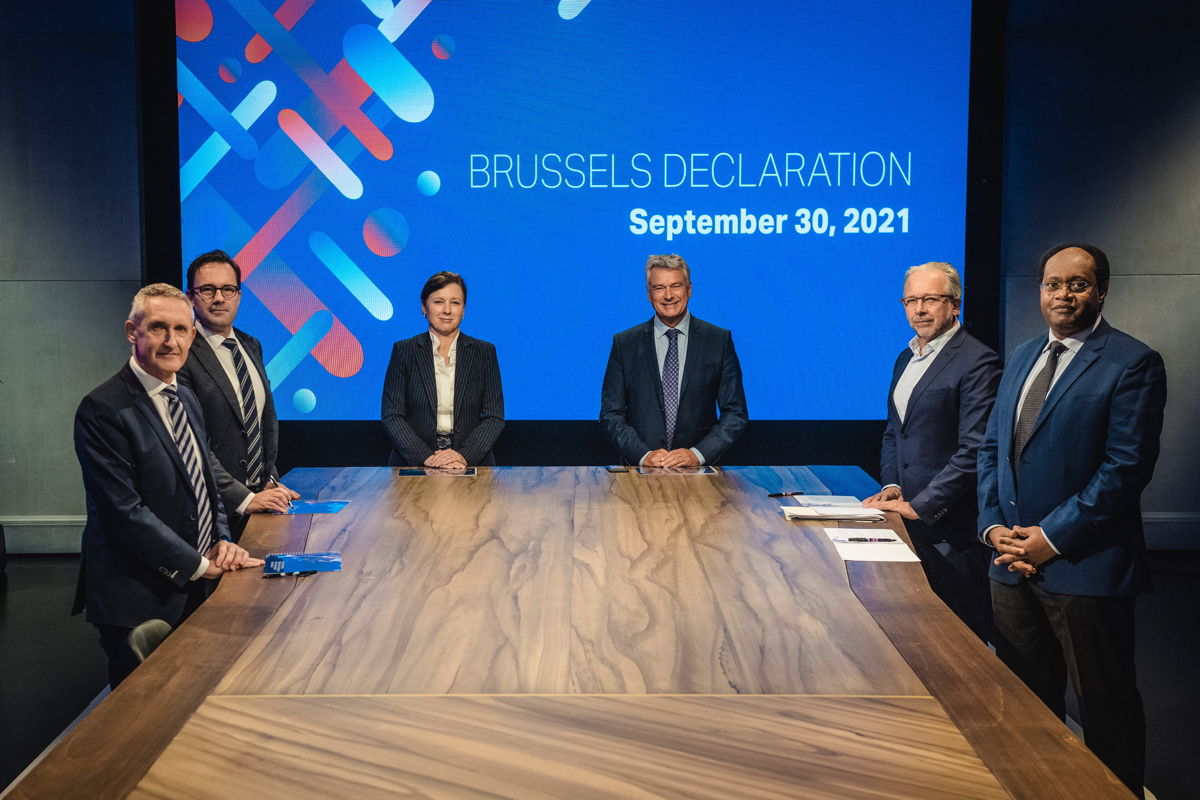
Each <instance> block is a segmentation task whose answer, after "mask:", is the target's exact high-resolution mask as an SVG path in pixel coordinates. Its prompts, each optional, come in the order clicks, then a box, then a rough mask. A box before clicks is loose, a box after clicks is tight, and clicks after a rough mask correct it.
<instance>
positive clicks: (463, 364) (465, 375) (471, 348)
mask: <svg viewBox="0 0 1200 800" xmlns="http://www.w3.org/2000/svg"><path fill="white" fill-rule="evenodd" d="M455 359H456V363H455V365H454V429H455V430H456V431H457V430H462V428H463V425H462V422H461V419H462V404H463V397H465V396H466V392H460V391H458V387H460V386H474V385H476V384H475V382H474V381H475V376H474V370H475V340H474V339H472V338H471V337H470V336H467V335H466V334H464V333H459V334H458V351H457V352H456V353H455Z"/></svg>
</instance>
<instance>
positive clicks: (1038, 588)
mask: <svg viewBox="0 0 1200 800" xmlns="http://www.w3.org/2000/svg"><path fill="white" fill-rule="evenodd" d="M1108 275H1109V268H1108V258H1107V257H1106V256H1105V255H1104V252H1103V251H1102V250H1100V249H1099V248H1098V247H1095V246H1094V245H1090V244H1064V245H1058V246H1056V247H1053V248H1051V249H1050V250H1049V251H1047V253H1046V254H1045V255H1044V256H1043V257H1042V262H1041V278H1040V287H1039V288H1040V297H1041V310H1042V316H1043V317H1045V319H1046V322H1047V323H1048V324H1049V326H1050V330H1049V335H1046V334H1043V335H1041V336H1038V337H1036V338H1034V339H1031V340H1030V341H1027V342H1025V343H1024V344H1021V345H1019V346H1018V347H1017V348H1016V349H1015V350H1013V352H1012V355H1011V356H1010V357H1009V360H1008V369H1007V370H1006V371H1005V374H1004V378H1003V380H1002V381H1001V383H1000V390H999V393H998V394H997V397H996V405H995V408H994V409H993V411H992V415H991V418H990V420H989V421H988V428H987V434H986V436H985V437H984V442H983V444H982V445H981V446H980V448H979V530H980V536H981V537H982V538H983V539H984V540H985V541H986V542H987V543H988V544H990V545H991V546H992V547H993V548H995V550H996V556H997V557H996V559H995V561H994V563H993V566H992V568H991V591H992V607H993V611H994V613H995V635H994V638H993V641H994V643H995V645H996V654H997V655H998V656H1000V658H1001V659H1003V661H1004V663H1005V664H1007V665H1008V666H1009V668H1010V669H1012V671H1013V672H1015V673H1016V674H1017V676H1018V677H1020V678H1021V680H1023V681H1024V682H1025V683H1026V685H1028V686H1029V688H1030V689H1032V690H1033V691H1034V693H1035V694H1037V696H1038V697H1039V698H1041V700H1042V702H1044V703H1045V704H1046V705H1047V706H1049V707H1050V708H1051V709H1053V710H1054V711H1055V712H1056V713H1057V714H1059V715H1060V716H1062V715H1063V714H1064V712H1065V702H1064V694H1065V692H1066V686H1067V679H1068V678H1070V682H1071V684H1072V687H1073V689H1074V691H1075V697H1076V700H1077V701H1078V707H1079V713H1080V719H1079V722H1080V724H1081V725H1082V727H1083V735H1084V740H1085V741H1086V743H1087V746H1088V747H1089V748H1091V750H1092V752H1094V753H1095V754H1096V755H1097V756H1098V757H1099V758H1100V760H1101V761H1103V762H1104V763H1105V764H1107V765H1108V766H1109V768H1110V769H1112V771H1113V772H1114V773H1115V774H1116V776H1117V777H1118V778H1120V779H1121V781H1122V782H1123V783H1124V784H1125V785H1126V786H1128V787H1129V789H1130V790H1132V791H1133V792H1134V793H1135V794H1137V795H1138V796H1141V794H1142V778H1143V772H1144V768H1145V749H1146V748H1145V745H1146V730H1145V716H1144V713H1143V711H1142V699H1141V695H1140V694H1139V693H1138V690H1137V685H1136V681H1135V671H1134V655H1133V649H1134V648H1133V646H1134V626H1133V619H1134V601H1135V598H1136V596H1137V594H1138V593H1139V591H1140V590H1141V589H1143V588H1145V587H1146V585H1147V583H1148V578H1149V574H1148V572H1147V570H1146V565H1145V562H1144V555H1145V549H1146V544H1145V539H1144V537H1143V534H1142V515H1141V496H1142V490H1143V489H1144V488H1145V487H1146V484H1147V483H1148V482H1149V481H1150V477H1151V475H1152V474H1153V473H1154V464H1155V461H1156V460H1157V459H1158V438H1159V434H1160V432H1161V431H1162V424H1163V406H1164V404H1165V403H1166V396H1167V379H1166V371H1165V369H1164V367H1163V360H1162V357H1161V356H1160V355H1159V354H1158V353H1157V352H1155V351H1154V350H1152V349H1150V348H1149V347H1147V346H1146V345H1145V344H1143V343H1142V342H1139V341H1138V340H1137V339H1134V338H1133V337H1132V336H1129V335H1128V334H1125V333H1122V332H1121V331H1118V330H1116V329H1115V328H1113V327H1112V326H1111V325H1109V324H1108V323H1107V322H1106V321H1105V320H1104V319H1103V318H1102V317H1101V310H1102V308H1103V306H1104V299H1105V296H1106V295H1107V294H1108Z"/></svg>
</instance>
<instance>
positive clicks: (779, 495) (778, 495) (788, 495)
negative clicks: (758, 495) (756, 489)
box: [767, 492, 804, 497]
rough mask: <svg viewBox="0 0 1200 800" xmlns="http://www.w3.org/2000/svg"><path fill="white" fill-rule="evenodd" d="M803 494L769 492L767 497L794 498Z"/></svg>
mask: <svg viewBox="0 0 1200 800" xmlns="http://www.w3.org/2000/svg"><path fill="white" fill-rule="evenodd" d="M802 494H804V492H771V493H770V494H768V495H767V497H796V496H798V495H802Z"/></svg>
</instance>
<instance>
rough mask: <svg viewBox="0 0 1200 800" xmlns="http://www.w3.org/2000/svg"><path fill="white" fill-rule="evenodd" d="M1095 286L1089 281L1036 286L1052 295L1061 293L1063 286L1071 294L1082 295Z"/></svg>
mask: <svg viewBox="0 0 1200 800" xmlns="http://www.w3.org/2000/svg"><path fill="white" fill-rule="evenodd" d="M1095 285H1096V284H1094V283H1091V282H1090V281H1082V280H1080V281H1067V282H1066V283H1060V282H1058V281H1047V282H1046V283H1039V284H1038V286H1040V287H1042V291H1043V292H1046V293H1048V294H1054V293H1055V292H1059V291H1062V288H1063V287H1064V286H1065V287H1067V291H1068V292H1070V293H1071V294H1083V293H1084V292H1086V291H1087V290H1088V289H1090V288H1092V287H1093V286H1095Z"/></svg>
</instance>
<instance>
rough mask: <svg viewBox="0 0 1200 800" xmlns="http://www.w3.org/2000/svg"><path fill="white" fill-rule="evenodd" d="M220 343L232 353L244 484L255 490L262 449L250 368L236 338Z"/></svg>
mask: <svg viewBox="0 0 1200 800" xmlns="http://www.w3.org/2000/svg"><path fill="white" fill-rule="evenodd" d="M221 344H222V345H224V346H225V347H226V348H228V350H229V352H230V353H231V354H232V355H233V369H234V371H235V372H236V373H237V379H238V388H239V389H241V392H242V426H243V427H244V428H245V429H246V486H247V487H249V488H250V489H252V490H257V489H258V488H259V487H261V486H262V482H263V451H262V426H261V425H260V424H259V422H258V404H257V402H256V401H255V396H254V384H252V383H251V382H250V370H249V369H247V367H246V359H244V358H242V349H241V348H240V347H238V345H237V340H236V339H234V338H233V337H232V336H230V337H229V338H228V339H226V340H225V341H223V342H221Z"/></svg>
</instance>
